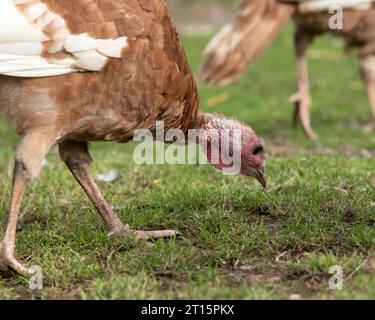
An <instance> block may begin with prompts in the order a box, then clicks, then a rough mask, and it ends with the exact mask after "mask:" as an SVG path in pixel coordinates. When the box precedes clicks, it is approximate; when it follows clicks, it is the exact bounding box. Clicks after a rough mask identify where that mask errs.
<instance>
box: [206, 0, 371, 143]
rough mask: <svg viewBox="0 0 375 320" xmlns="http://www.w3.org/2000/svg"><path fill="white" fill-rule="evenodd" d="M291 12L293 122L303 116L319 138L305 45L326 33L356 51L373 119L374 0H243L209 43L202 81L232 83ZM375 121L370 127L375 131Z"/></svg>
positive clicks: (304, 123) (310, 132) (308, 129)
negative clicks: (313, 117)
mask: <svg viewBox="0 0 375 320" xmlns="http://www.w3.org/2000/svg"><path fill="white" fill-rule="evenodd" d="M340 9H342V13H343V15H342V17H343V20H342V25H340V24H341V21H340V11H339V10H340ZM291 17H292V18H293V21H294V24H295V25H296V31H295V50H296V56H297V58H296V59H297V61H296V64H297V93H296V94H295V95H293V96H292V97H291V98H290V100H291V102H293V103H295V105H296V107H295V112H294V123H295V124H296V123H297V120H298V118H299V119H300V121H301V124H302V127H303V129H304V131H305V133H306V134H307V136H308V137H309V138H311V139H317V138H318V136H317V135H316V133H315V132H314V131H313V129H312V127H311V121H310V107H311V97H310V88H309V79H308V67H307V56H306V50H307V48H308V46H309V45H310V43H311V42H312V41H313V39H314V37H316V36H318V35H321V34H323V33H326V32H331V33H333V34H334V35H337V36H340V37H342V38H343V39H344V40H345V42H346V45H347V46H348V47H351V48H355V49H356V50H357V51H358V56H359V59H360V62H361V71H362V75H363V81H364V83H365V87H366V91H367V95H368V99H369V103H370V105H371V109H372V113H373V117H374V118H375V0H245V1H244V2H243V4H242V5H241V6H240V8H239V9H238V11H237V14H236V16H235V19H234V21H233V22H232V23H230V24H228V25H227V26H225V27H224V28H223V29H222V30H221V31H220V32H219V33H218V34H217V35H216V36H215V37H214V38H213V40H212V41H211V42H210V44H209V45H208V47H207V48H206V50H205V61H204V63H203V65H202V68H201V71H200V79H201V81H202V82H206V83H209V84H211V85H225V84H229V83H230V82H232V81H233V80H234V79H236V78H237V77H239V76H240V75H241V74H242V72H243V71H244V70H245V69H246V67H247V66H248V65H249V64H251V63H252V62H253V61H254V60H255V58H256V57H257V56H258V55H259V54H260V53H261V52H262V51H263V50H264V49H265V48H266V47H267V46H268V45H269V44H270V43H271V42H272V40H273V39H274V38H275V37H276V35H277V34H278V33H279V32H280V31H281V29H282V28H283V26H284V25H285V24H286V23H287V22H288V20H289V19H290V18H291ZM374 123H375V122H373V123H371V124H370V125H369V126H367V127H366V130H372V129H373V128H374Z"/></svg>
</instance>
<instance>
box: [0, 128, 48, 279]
mask: <svg viewBox="0 0 375 320" xmlns="http://www.w3.org/2000/svg"><path fill="white" fill-rule="evenodd" d="M53 139H54V135H53V134H48V133H43V134H36V133H34V134H30V135H26V136H25V137H24V138H23V139H22V141H21V144H20V145H19V147H18V150H17V152H16V155H15V166H14V173H13V185H12V194H11V200H10V205H9V217H8V224H7V228H6V231H5V235H4V238H3V240H2V242H1V243H0V270H2V271H7V270H9V269H13V270H14V271H16V272H17V273H19V274H27V273H30V272H31V271H30V270H28V269H27V268H26V267H24V266H23V265H22V264H21V263H19V262H18V261H17V260H16V258H15V256H14V251H15V248H16V229H17V221H18V216H19V211H20V207H21V201H22V197H23V194H24V192H25V189H26V186H27V183H28V182H29V181H30V180H31V179H33V178H36V177H37V176H38V175H39V173H40V168H41V163H42V161H43V158H44V157H45V155H46V154H47V152H48V151H49V149H50V147H51V145H52V143H53Z"/></svg>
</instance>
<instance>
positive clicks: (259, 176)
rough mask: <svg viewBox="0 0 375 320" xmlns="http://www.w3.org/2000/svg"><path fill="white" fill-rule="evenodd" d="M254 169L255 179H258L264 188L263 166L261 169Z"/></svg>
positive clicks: (265, 180) (265, 178)
mask: <svg viewBox="0 0 375 320" xmlns="http://www.w3.org/2000/svg"><path fill="white" fill-rule="evenodd" d="M255 171H256V179H257V180H258V181H259V183H260V184H261V185H262V186H263V188H264V189H266V187H267V177H266V175H265V174H264V168H263V167H262V168H261V169H258V168H257V169H255Z"/></svg>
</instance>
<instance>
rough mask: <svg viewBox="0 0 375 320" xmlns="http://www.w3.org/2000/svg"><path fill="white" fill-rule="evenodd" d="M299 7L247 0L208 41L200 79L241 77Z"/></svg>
mask: <svg viewBox="0 0 375 320" xmlns="http://www.w3.org/2000/svg"><path fill="white" fill-rule="evenodd" d="M296 10H297V6H296V5H295V4H290V3H281V2H279V1H278V0H245V1H244V3H243V4H242V5H241V6H240V8H239V9H238V11H237V14H236V16H235V19H234V21H233V22H232V23H230V24H228V25H226V26H225V27H224V28H223V29H222V30H221V31H220V32H219V33H218V34H217V35H216V36H215V37H214V38H213V39H212V41H211V42H210V43H209V45H208V47H207V48H206V50H205V59H204V63H203V65H202V67H201V70H200V75H199V80H200V81H201V82H203V83H208V84H211V85H226V84H229V83H230V82H232V81H233V80H235V79H236V78H238V77H239V76H240V75H241V74H242V73H243V72H244V71H245V69H246V68H247V66H248V65H249V64H251V62H253V61H254V60H255V58H256V57H257V56H258V55H259V54H260V53H261V52H262V51H263V50H264V49H265V48H266V47H267V46H268V45H269V44H270V43H271V42H272V40H273V39H274V38H275V36H276V35H277V34H278V33H279V31H280V30H281V29H282V27H283V26H284V25H285V24H286V23H287V21H288V20H289V18H290V17H291V16H292V15H293V13H294V12H295V11H296Z"/></svg>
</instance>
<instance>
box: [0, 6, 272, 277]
mask: <svg viewBox="0 0 375 320" xmlns="http://www.w3.org/2000/svg"><path fill="white" fill-rule="evenodd" d="M0 112H1V115H2V117H3V119H6V120H7V121H8V122H9V123H10V124H11V125H12V127H13V128H14V130H15V131H16V132H18V133H19V134H20V135H21V136H22V140H21V142H20V144H19V146H18V149H17V151H16V154H15V166H14V172H13V184H12V193H11V200H10V205H9V217H8V224H7V227H6V230H5V235H4V238H3V240H2V242H1V244H0V269H2V270H8V269H13V270H14V271H16V272H18V273H27V272H28V271H29V270H28V269H27V268H26V267H24V266H23V265H22V264H21V263H20V262H18V261H17V260H16V258H15V243H16V226H17V220H18V216H19V210H20V205H21V200H22V196H23V194H24V192H25V189H26V186H27V183H28V182H29V181H30V180H31V179H33V178H36V177H37V176H38V174H39V172H40V168H41V163H42V160H43V158H44V157H45V155H46V154H47V153H48V151H49V150H50V148H51V147H52V146H53V145H55V144H57V145H58V147H59V153H60V157H61V159H62V160H63V161H64V162H65V163H66V165H67V167H68V168H69V169H70V171H71V172H72V174H73V176H74V177H75V178H76V180H77V181H78V183H79V184H80V185H81V187H82V188H83V190H84V191H85V193H86V194H87V196H88V197H89V198H90V199H91V201H92V203H93V204H94V206H95V208H96V209H97V211H98V212H99V213H100V215H101V217H102V219H103V220H104V222H105V223H106V225H107V226H108V229H109V234H110V235H124V236H134V237H135V238H137V239H149V238H157V237H168V236H173V235H176V231H172V230H164V231H135V230H131V228H130V227H129V226H128V225H126V224H123V223H122V222H121V221H120V219H119V218H118V217H117V216H116V214H115V213H114V212H113V210H112V209H111V207H110V206H109V205H108V203H107V202H106V201H105V199H104V197H103V196H102V194H101V192H100V190H99V188H98V186H97V185H96V184H95V182H94V179H93V178H92V176H91V174H90V172H89V166H90V163H91V161H92V160H91V157H90V154H89V149H88V142H90V141H102V140H103V141H116V142H127V141H129V140H131V139H132V138H133V136H134V134H135V132H136V131H137V130H138V129H149V130H151V132H154V131H155V127H156V123H157V122H159V121H163V122H164V126H165V129H166V130H168V129H180V130H182V131H183V132H184V133H185V134H186V133H187V132H188V130H190V129H200V131H199V132H201V136H199V137H198V138H199V141H201V139H202V140H203V141H205V142H207V144H208V145H211V146H214V148H218V147H217V145H216V144H214V143H212V141H217V140H218V139H219V140H220V139H221V138H225V137H226V136H228V135H229V136H231V135H233V132H234V130H238V131H240V133H241V135H240V138H239V139H237V140H235V139H233V141H232V143H230V144H229V149H230V150H229V152H231V151H233V150H234V148H235V147H240V149H239V150H240V158H241V167H240V172H241V173H242V174H243V175H246V176H251V177H254V178H256V179H258V180H259V181H260V182H261V183H262V184H263V185H265V184H266V180H265V175H264V164H263V162H264V158H265V153H264V145H263V142H262V140H261V139H260V138H258V137H257V135H256V134H255V132H254V131H253V130H252V129H251V128H250V127H248V126H246V125H245V124H243V123H241V122H238V121H236V120H234V119H230V118H226V117H225V116H220V115H210V114H205V113H203V112H201V111H200V109H199V99H198V92H197V88H196V84H195V82H194V79H193V75H192V73H191V71H190V67H189V65H188V62H187V59H186V56H185V53H184V50H183V48H182V45H181V43H180V40H179V37H178V34H177V32H176V30H175V28H174V26H173V23H172V21H171V18H170V15H169V13H168V9H167V8H166V6H165V4H164V2H163V1H162V0H137V1H134V0H91V1H87V0H74V1H68V0H64V1H63V0H1V2H0ZM208 150H211V151H212V148H211V149H208ZM210 154H211V153H210V152H207V156H208V160H209V162H210V163H211V164H212V165H214V166H215V167H216V168H217V169H219V170H224V169H225V168H227V166H228V163H227V162H225V163H224V159H222V158H221V157H220V158H219V160H218V162H214V161H213V159H212V158H210ZM226 160H227V159H226Z"/></svg>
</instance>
